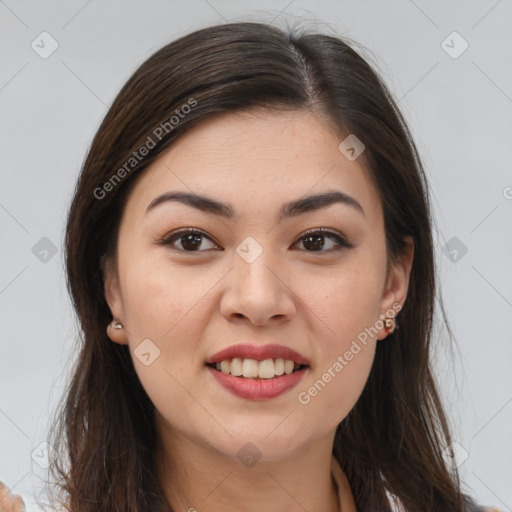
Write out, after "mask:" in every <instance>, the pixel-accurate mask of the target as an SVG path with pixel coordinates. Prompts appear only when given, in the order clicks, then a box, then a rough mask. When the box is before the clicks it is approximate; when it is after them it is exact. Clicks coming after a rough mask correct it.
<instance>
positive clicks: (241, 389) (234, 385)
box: [207, 366, 308, 400]
mask: <svg viewBox="0 0 512 512" xmlns="http://www.w3.org/2000/svg"><path fill="white" fill-rule="evenodd" d="M207 368H208V370H209V372H210V373H211V374H212V375H213V376H214V377H215V379H216V380H217V382H218V383H219V384H220V385H221V386H223V387H224V388H225V389H227V390H228V391H230V392H231V393H233V394H234V395H236V396H238V397H240V398H247V399H248V400H268V399H270V398H275V397H277V396H279V395H282V394H283V393H285V392H286V391H288V390H289V389H292V388H293V387H295V386H296V385H297V384H298V383H299V382H300V381H301V379H302V378H303V377H304V374H305V373H306V370H307V369H308V367H305V368H302V369H300V370H297V371H296V372H294V373H290V375H282V376H279V377H274V378H273V379H261V380H256V379H246V378H245V377H235V376H234V375H231V374H229V373H223V372H219V371H218V370H215V369H213V368H211V367H210V366H208V367H207Z"/></svg>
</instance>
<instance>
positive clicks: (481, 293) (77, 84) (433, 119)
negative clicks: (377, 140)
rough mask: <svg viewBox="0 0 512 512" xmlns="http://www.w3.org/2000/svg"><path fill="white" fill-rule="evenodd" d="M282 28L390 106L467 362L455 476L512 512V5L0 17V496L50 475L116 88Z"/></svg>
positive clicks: (405, 3) (118, 4) (409, 3)
mask: <svg viewBox="0 0 512 512" xmlns="http://www.w3.org/2000/svg"><path fill="white" fill-rule="evenodd" d="M274 18H277V22H278V23H282V22H283V21H284V20H286V19H288V20H291V21H293V20H297V21H300V20H302V19H307V20H315V19H317V20H319V21H318V28H319V29H320V30H322V31H328V30H332V31H333V32H337V33H338V34H342V35H345V36H348V37H350V38H352V39H354V40H356V41H358V42H360V43H361V44H363V45H364V46H365V47H366V48H368V50H369V52H370V53H369V54H366V56H367V57H368V58H370V60H371V61H372V62H373V63H374V64H376V65H377V66H378V69H379V70H380V72H381V74H382V75H383V76H384V78H385V80H386V82H387V83H388V84H389V86H390V87H391V89H392V91H393V92H394V93H395V95H396V97H397V98H399V99H400V106H401V108H402V110H403V112H404V113H405V116H406V119H407V120H408V121H409V123H410V126H411V129H412V131H413V135H414V137H415V140H416V142H417V144H418V147H419V150H420V152H421V155H422V157H423V161H424V164H425V168H426V171H427V173H428V177H429V179H430V184H431V188H432V193H433V206H434V209H435V212H434V213H435V216H436V220H437V224H438V230H437V231H436V232H435V239H436V253H437V261H438V265H439V268H440V275H441V276H442V281H443V297H444V301H445V306H446V309H447V312H448V315H449V318H450V320H451V325H452V327H453V330H454V333H455V335H456V338H457V341H458V346H459V347H460V353H457V352H456V357H455V362H454V367H453V368H452V366H451V364H450V363H449V362H448V360H447V357H448V352H447V351H446V349H445V348H441V349H440V350H439V352H438V361H439V365H438V369H439V375H440V378H441V379H442V382H443V391H444V395H445V397H446V400H447V401H448V403H449V404H450V406H449V407H448V409H449V412H450V413H451V415H452V418H453V422H454V424H455V429H454V437H455V439H456V440H457V441H458V442H459V443H460V445H461V446H462V447H463V448H464V450H466V451H467V452H468V455H469V456H468V458H467V459H466V460H465V461H464V462H463V463H462V464H461V466H460V471H461V474H462V477H463V479H464V481H465V482H466V484H467V487H468V488H470V489H472V491H473V493H474V495H475V496H476V497H477V499H478V500H479V501H480V502H482V503H486V504H494V505H496V506H498V507H500V508H502V509H503V510H507V511H510V510H512V462H511V460H512V442H511V430H512V429H511V424H512V421H511V420H512V385H511V384H512V376H511V372H510V367H511V363H512V343H511V334H510V333H511V331H512V271H511V262H512V236H511V218H512V172H511V161H512V158H511V140H512V137H511V135H512V123H511V113H512V99H511V98H512V73H511V66H510V63H511V53H512V51H511V48H512V43H511V35H510V34H511V28H512V27H511V20H512V2H511V1H510V0H500V1H496V0H489V1H487V0H485V1H484V0H482V1H478V2H475V1H473V2H467V1H464V2H462V1H458V2H450V3H449V4H448V3H447V2H441V1H435V2H427V1H426V0H421V1H420V0H415V1H413V0H400V1H388V2H383V1H372V2H370V1H360V2H355V1H350V2H349V1H343V2H342V1H339V0H338V1H325V2H323V3H322V4H321V5H318V2H315V3H314V2H312V1H302V0H294V1H289V0H277V1H276V0H274V1H270V0H258V2H256V0H251V1H243V2H235V1H224V0H209V1H206V0H191V1H189V2H183V3H181V2H180V3H178V2H176V1H167V2H164V1H147V2H142V1H100V0H92V1H86V0H85V1H68V2H50V1H28V0H27V1H16V0H5V1H2V0H0V54H1V60H0V62H1V67H0V109H1V110H0V112H1V121H2V122H1V124H0V228H1V242H0V261H1V268H0V329H1V333H0V343H1V345H0V349H1V350H0V386H1V392H0V431H1V438H0V480H2V481H4V482H5V483H7V484H8V485H9V486H11V487H13V491H14V492H15V493H19V494H21V495H22V496H23V497H24V499H25V501H26V502H27V505H28V510H29V511H30V510H38V508H37V507H36V506H35V505H33V498H32V496H33V494H34V493H35V492H37V490H38V489H39V488H40V482H41V480H40V478H41V477H42V476H44V471H43V470H42V469H41V468H40V467H39V466H38V465H37V464H35V462H34V460H37V457H38V456H39V457H42V459H41V460H44V453H43V452H42V451H41V450H43V451H44V446H43V447H42V448H41V447H40V448H38V450H39V451H36V452H35V454H34V459H33V458H32V451H33V450H34V449H36V448H37V447H38V446H39V445H40V443H42V442H44V441H45V439H46V432H47V428H48V421H49V414H50V413H51V412H52V411H53V408H54V406H55V404H56V400H57V399H58V398H59V397H60V395H61V393H62V391H63V388H64V383H65V379H66V378H67V375H68V368H69V361H68V360H69V357H73V355H74V348H73V347H74V340H75V335H76V325H75V320H74V317H73V311H72V309H71V306H70V301H69V298H68V295H67V292H66V289H65V278H64V271H63V263H62V262H63V253H62V246H63V245H62V244H63V233H64V225H65V218H66V213H67V208H68V207H69V203H70V199H71V194H72V191H73V187H74V184H75V181H76V178H77V175H78V172H79V168H80V166H81V164H82V161H83V158H84V156H85V154H86V151H87V149H88V146H89V144H90V142H91V140H92V137H93V134H94V133H95V131H96V129H97V128H98V126H99V123H100V121H101V119H102V117H103V116H104V114H105V113H106V110H107V107H108V106H109V105H110V103H111V101H112V100H113V98H114V96H115V94H116V93H117V92H118V90H119V88H120V87H121V86H122V84H123V83H124V82H125V81H126V80H127V79H128V77H129V76H130V75H131V73H132V72H133V71H134V70H135V68H136V67H137V66H138V65H139V64H140V63H142V62H143V61H144V60H145V59H146V58H147V57H149V55H150V54H152V53H153V52H154V51H156V50H157V49H158V48H160V47H161V46H163V45H164V44H166V43H168V42H170V41H171V40H173V39H175V38H177V37H179V36H181V35H184V34H186V33H188V32H191V31H193V30H195V29H198V28H202V27H204V26H207V25H210V24H214V23H220V22H223V21H224V20H226V21H234V20H244V21H248V20H254V21H271V20H273V19H274ZM329 27H330V28H329ZM43 31H47V32H48V33H49V34H51V36H52V37H53V38H54V39H55V40H56V41H57V43H58V48H57V50H56V51H55V52H54V53H53V54H52V55H50V56H49V57H48V58H46V59H43V58H41V56H40V55H39V54H38V53H36V52H35V51H34V50H33V49H32V47H31V43H32V42H33V41H35V43H34V44H36V43H37V44H39V45H40V46H42V45H43V43H41V37H47V36H41V37H39V35H40V34H41V32H43ZM453 31H457V32H458V33H459V34H460V35H461V36H462V38H464V40H465V41H467V43H468V44H469V47H468V49H467V50H466V51H465V52H464V53H462V54H461V55H460V56H458V57H457V58H452V56H450V55H449V54H448V53H447V52H446V51H445V49H448V48H447V47H446V45H448V46H451V47H452V49H451V50H450V51H451V52H452V53H453V52H457V51H459V50H460V49H461V48H462V46H461V44H463V41H462V40H460V39H456V37H457V36H455V39H454V36H451V37H450V38H448V40H447V41H446V42H445V43H444V45H442V42H443V41H444V40H445V39H446V38H447V36H449V35H450V34H451V33H452V32H453ZM48 41H49V40H48V39H46V40H45V43H44V44H45V48H49V43H48ZM43 237H47V238H48V239H49V240H50V241H51V243H52V244H54V245H55V247H56V250H57V252H56V254H55V255H52V253H51V252H49V253H48V254H47V255H46V259H47V261H41V259H43V260H44V257H45V255H44V253H42V252H38V248H39V251H40V250H41V248H40V246H39V245H36V244H38V242H39V243H40V244H44V243H45V242H40V240H41V238H43ZM453 237H456V238H457V239H458V240H459V241H457V240H455V241H453V240H452V238H453ZM46 243H47V242H46ZM447 243H448V247H449V249H450V250H452V251H453V249H455V250H457V251H458V253H457V255H456V257H454V256H455V253H452V254H453V256H452V257H454V258H453V259H454V260H455V261H452V259H450V258H449V257H448V256H447V254H445V253H444V252H443V247H445V245H446V244H447ZM454 244H455V245H454ZM457 244H458V246H457ZM462 244H463V245H462ZM34 246H35V247H36V249H34V251H33V247H34ZM460 247H466V248H467V253H465V254H463V253H462V252H461V251H460ZM442 336H443V333H440V338H442Z"/></svg>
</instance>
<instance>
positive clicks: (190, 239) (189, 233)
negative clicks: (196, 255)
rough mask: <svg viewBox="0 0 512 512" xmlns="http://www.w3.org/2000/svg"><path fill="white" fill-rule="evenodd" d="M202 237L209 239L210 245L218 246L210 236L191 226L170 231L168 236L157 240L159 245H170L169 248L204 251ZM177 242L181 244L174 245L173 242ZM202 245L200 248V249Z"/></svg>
mask: <svg viewBox="0 0 512 512" xmlns="http://www.w3.org/2000/svg"><path fill="white" fill-rule="evenodd" d="M202 238H204V239H206V240H209V241H210V242H211V243H212V245H213V246H214V248H215V247H217V248H218V245H216V244H215V243H213V242H212V240H211V238H210V237H208V236H207V235H206V234H205V233H203V232H202V231H199V230H197V229H191V228H184V229H180V230H178V231H175V232H174V233H171V235H170V236H168V237H166V238H164V239H163V240H161V241H159V242H157V243H159V244H161V245H170V246H172V247H171V249H173V250H176V251H181V252H204V250H205V248H204V245H203V241H202V240H201V239H202ZM176 242H178V243H179V244H181V247H176V246H175V243H176ZM201 247H202V249H201Z"/></svg>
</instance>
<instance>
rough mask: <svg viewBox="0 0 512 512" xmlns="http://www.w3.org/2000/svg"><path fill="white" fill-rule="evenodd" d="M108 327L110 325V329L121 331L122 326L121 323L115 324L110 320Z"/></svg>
mask: <svg viewBox="0 0 512 512" xmlns="http://www.w3.org/2000/svg"><path fill="white" fill-rule="evenodd" d="M110 325H111V327H112V329H122V328H123V324H122V323H121V322H116V321H115V320H112V322H111V324H110Z"/></svg>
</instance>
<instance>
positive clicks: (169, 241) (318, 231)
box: [156, 228, 355, 254]
mask: <svg viewBox="0 0 512 512" xmlns="http://www.w3.org/2000/svg"><path fill="white" fill-rule="evenodd" d="M186 234H191V235H201V236H203V237H205V238H207V239H208V240H210V241H211V242H213V243H214V244H215V245H217V244H216V242H214V241H213V240H212V239H211V238H210V237H209V236H208V235H207V234H206V233H204V232H203V231H201V230H198V229H194V228H183V229H179V230H177V231H174V232H172V233H170V235H169V236H166V237H165V238H163V239H161V240H159V241H158V242H156V243H157V244H159V245H165V246H170V248H171V250H173V251H177V252H181V253H188V254H194V253H202V252H205V251H204V250H202V251H199V250H197V251H186V250H184V249H179V248H177V247H174V246H173V243H174V241H175V240H179V238H180V236H183V235H186ZM311 235H323V236H326V237H331V238H333V239H334V240H335V241H336V243H337V244H338V247H337V248H333V249H329V250H326V251H324V250H320V251H305V252H308V253H311V254H321V253H332V252H337V251H341V250H343V249H352V248H353V247H355V246H354V244H351V243H350V242H348V241H347V240H346V239H345V238H344V237H343V236H342V235H340V234H338V233H336V232H334V231H330V230H327V229H324V228H314V229H311V230H309V231H306V232H305V233H303V234H302V236H301V237H300V238H299V239H298V240H297V241H296V242H294V244H293V245H295V244H297V243H298V242H301V241H303V240H304V239H305V238H307V237H308V236H311Z"/></svg>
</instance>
